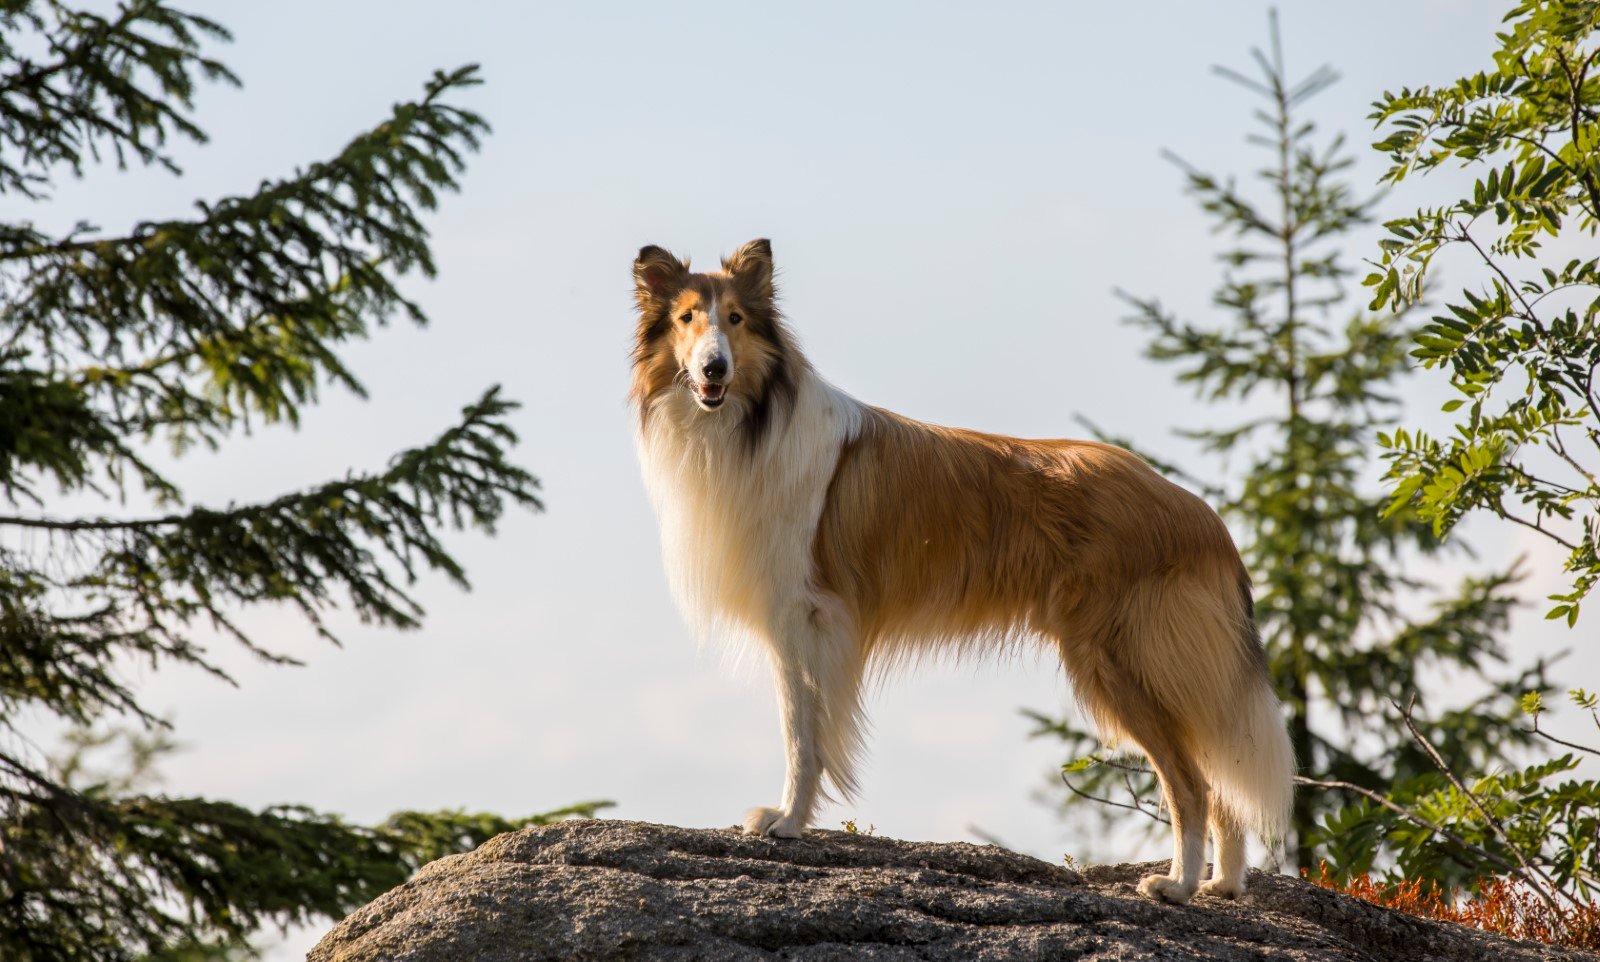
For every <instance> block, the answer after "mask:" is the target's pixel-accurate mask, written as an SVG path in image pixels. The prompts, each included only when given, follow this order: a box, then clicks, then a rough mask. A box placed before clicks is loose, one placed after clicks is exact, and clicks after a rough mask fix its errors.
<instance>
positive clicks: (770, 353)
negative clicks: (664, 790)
mask: <svg viewBox="0 0 1600 962" xmlns="http://www.w3.org/2000/svg"><path fill="white" fill-rule="evenodd" d="M772 275H773V266H772V247H771V245H770V244H769V243H768V242H767V241H765V240H756V241H751V242H750V243H748V244H746V245H744V246H743V247H741V248H739V250H737V251H735V252H734V254H733V256H731V257H729V258H727V259H726V260H724V261H723V262H722V270H720V271H715V272H711V273H693V272H691V271H690V269H689V265H688V263H687V262H686V261H680V260H678V259H677V258H676V257H674V256H673V255H672V254H670V253H669V252H667V251H665V250H663V249H661V248H660V247H646V248H644V249H643V250H641V251H640V252H639V257H638V259H637V260H636V261H634V264H633V276H634V281H635V285H636V287H637V296H638V305H639V326H638V333H637V341H636V343H635V345H634V349H633V389H632V403H633V407H634V409H635V412H636V413H637V416H638V434H637V440H638V448H639V457H640V460H641V461H642V462H643V468H644V477H645V482H646V485H647V487H648V488H649V491H650V495H651V498H652V500H653V501H654V502H655V507H656V512H657V514H658V515H659V518H660V522H661V535H662V542H663V550H664V554H665V558H666V570H667V575H668V578H669V580H670V581H671V585H672V589H673V593H674V594H675V596H676V598H677V601H678V603H679V605H680V606H681V607H682V609H683V611H684V613H685V615H686V616H687V617H688V618H689V619H690V620H691V621H692V622H693V623H694V625H695V627H696V628H698V629H699V630H700V631H701V632H703V633H713V632H728V633H733V634H736V635H742V636H748V637H751V638H754V639H759V641H760V643H761V645H762V647H763V648H764V649H765V652H766V654H767V657H768V659H769V660H770V662H771V667H772V673H773V678H774V681H775V682H776V684H777V689H778V700H779V703H780V706H781V712H782V722H783V732H784V743H785V746H786V751H787V762H788V776H787V778H786V780H785V784H784V789H783V799H782V801H781V802H780V803H779V805H778V806H777V807H776V808H757V809H754V810H753V811H751V812H750V813H749V815H747V816H746V819H745V823H744V828H745V831H746V832H750V833H754V834H761V835H772V836H778V837H782V838H792V837H794V836H797V835H799V834H800V833H801V831H802V830H804V828H805V827H806V825H807V823H808V822H809V821H810V819H811V815H812V810H813V807H814V806H815V805H816V803H817V801H818V799H819V797H820V796H821V795H822V792H823V780H824V778H826V779H827V781H828V783H829V784H830V785H831V788H832V790H833V792H834V793H835V794H837V795H839V796H841V797H846V798H848V797H850V796H852V795H853V793H854V791H855V788H856V779H855V771H856V761H857V758H858V756H859V754H860V750H861V745H862V742H861V730H862V711H861V689H862V682H863V678H864V676H865V674H866V672H867V671H868V669H869V667H878V668H881V667H883V666H885V665H893V664H896V663H901V662H904V661H907V660H914V658H915V657H916V656H918V655H921V654H926V653H930V652H932V651H934V650H937V649H940V648H949V647H954V648H956V649H976V648H992V647H1002V646H1006V645H1008V644H1012V643H1015V642H1021V641H1033V640H1037V641H1039V642H1042V643H1043V644H1045V645H1047V646H1050V647H1051V648H1053V649H1054V651H1056V652H1057V653H1059V655H1060V657H1061V661H1062V664H1063V665H1065V667H1066V672H1067V674H1068V676H1069V677H1070V679H1071V682H1072V684H1073V687H1074V690H1075V693H1076V695H1077V698H1078V700H1079V701H1080V703H1081V704H1082V706H1083V708H1084V709H1085V711H1086V713H1087V714H1088V716H1089V717H1090V718H1091V719H1092V720H1093V721H1094V723H1095V724H1096V726H1097V728H1098V730H1099V731H1100V733H1101V734H1102V736H1103V737H1104V739H1105V740H1106V742H1107V743H1108V744H1121V745H1124V746H1127V747H1133V748H1137V749H1138V750H1140V751H1142V752H1143V753H1144V754H1145V755H1146V756H1148V757H1149V759H1150V762H1151V764H1152V766H1153V767H1154V768H1155V770H1156V772H1157V774H1158V775H1159V776H1160V779H1161V786H1162V791H1163V794H1164V796H1165V799H1166V804H1167V809H1168V811H1169V812H1170V813H1171V816H1172V825H1173V830H1174V832H1175V834H1176V845H1175V851H1174V855H1173V859H1172V866H1171V871H1170V873H1169V874H1167V875H1151V876H1149V877H1147V878H1145V879H1144V880H1143V882H1142V883H1141V885H1140V887H1139V888H1140V891H1142V892H1144V893H1145V894H1146V895H1149V896H1153V897H1156V898H1160V899H1165V900H1166V901H1169V902H1183V901H1186V900H1187V899H1188V898H1189V897H1190V896H1192V895H1193V894H1194V893H1195V892H1196V890H1197V889H1198V890H1199V891H1201V892H1206V893H1209V894H1212V895H1220V896H1227V897H1233V896H1237V895H1239V894H1240V893H1241V892H1242V891H1243V890H1244V884H1245V872H1246V865H1245V846H1246V840H1247V837H1248V836H1250V835H1252V834H1254V835H1259V836H1262V837H1264V838H1268V839H1271V838H1275V837H1278V836H1279V835H1280V834H1281V832H1282V828H1283V826H1284V824H1285V820H1286V816H1287V810H1288V804H1289V799H1290V793H1291V776H1292V769H1293V758H1292V755H1291V752H1290V748H1289V742H1288V738H1287V735H1286V733H1285V730H1284V725H1283V721H1282V719H1281V717H1280V715H1279V710H1278V702H1277V699H1276V698H1275V697H1274V696H1273V693H1272V688H1271V685H1270V684H1269V682H1268V678H1267V671H1266V662H1265V659H1264V657H1263V654H1262V649H1261V643H1260V640H1259V637H1258V636H1257V634H1256V631H1255V626H1254V618H1253V611H1252V602H1251V596H1250V583H1249V577H1248V575H1246V573H1245V569H1244V565H1243V564H1242V562H1241V561H1240V559H1239V553H1238V551H1237V550H1236V549H1235V548H1234V545H1233V541H1232V539H1231V538H1230V537H1229V535H1228V531H1227V529H1226V528H1225V527H1224V526H1223V524H1222V521H1221V519H1219V518H1218V517H1217V515H1216V514H1215V513H1214V512H1213V511H1212V510H1211V509H1210V508H1209V507H1207V506H1206V504H1205V503H1204V502H1203V501H1201V500H1200V499H1199V498H1197V497H1195V496H1194V495H1192V494H1190V493H1189V492H1187V491H1185V490H1183V489H1182V488H1179V487H1178V486H1176V485H1174V484H1172V483H1170V482H1168V481H1166V480H1165V479H1163V478H1162V477H1161V476H1159V475H1158V474H1156V472H1155V471H1154V470H1152V469H1151V468H1150V467H1149V466H1148V465H1147V464H1146V463H1145V462H1144V461H1142V460H1140V459H1139V458H1138V457H1136V456H1134V455H1133V454H1130V453H1129V452H1127V451H1124V450H1122V449H1121V448H1116V447H1112V446H1110V445H1106V444H1097V443H1094V442H1091V441H1033V440H1023V439H1019V438H1009V437H1000V436H997V435H991V434H980V433H978V432H976V431H964V430H960V429H957V428H946V427H938V426H935V425H931V424H923V423H920V422H917V421H913V420H910V419H909V418H904V417H901V416H900V415H898V414H893V413H891V412H889V411H885V410H882V409H881V408H875V407H870V406H868V405H865V404H862V403H861V402H859V401H856V400H855V399H854V398H851V397H850V396H848V395H846V394H844V393H842V392H841V391H839V390H837V389H836V388H834V387H833V386H831V385H830V384H828V383H827V382H826V381H824V380H823V379H822V378H821V377H819V376H818V375H817V374H816V372H815V371H813V370H812V368H811V365H810V364H809V363H807V361H806V359H805V357H804V355H802V354H801V353H800V350H799V348H798V346H797V345H796V343H795V340H794V337H793V335H791V334H790V332H789V330H788V328H787V327H786V326H785V325H784V323H783V321H782V320H781V319H780V317H779V313H778V309H777V305H776V294H775V291H774V288H773V276H772ZM1208 828H1209V830H1210V834H1211V836H1212V837H1213V838H1214V839H1215V842H1216V862H1215V867H1214V871H1213V872H1212V875H1211V878H1210V880H1209V881H1207V882H1206V883H1205V884H1204V885H1201V884H1200V873H1201V869H1202V868H1203V862H1204V858H1205V841H1206V834H1207V829H1208Z"/></svg>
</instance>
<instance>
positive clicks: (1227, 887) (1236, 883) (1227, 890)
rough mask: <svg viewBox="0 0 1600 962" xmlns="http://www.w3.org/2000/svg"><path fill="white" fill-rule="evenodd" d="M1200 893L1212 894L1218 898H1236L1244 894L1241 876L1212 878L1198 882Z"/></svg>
mask: <svg viewBox="0 0 1600 962" xmlns="http://www.w3.org/2000/svg"><path fill="white" fill-rule="evenodd" d="M1200 894H1201V895H1214V896H1216V897H1217V898H1219V899H1236V898H1238V897H1239V896H1241V895H1243V894H1244V879H1243V878H1214V879H1210V880H1208V881H1205V882H1201V883H1200Z"/></svg>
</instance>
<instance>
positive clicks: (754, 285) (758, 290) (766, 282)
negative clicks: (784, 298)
mask: <svg viewBox="0 0 1600 962" xmlns="http://www.w3.org/2000/svg"><path fill="white" fill-rule="evenodd" d="M722 269H723V270H725V271H727V272H728V276H729V277H732V278H733V285H734V287H736V288H738V290H739V293H740V294H742V295H744V296H745V297H747V298H750V299H753V300H756V301H762V302H770V301H771V300H772V297H773V293H774V292H773V287H772V242H771V241H769V240H767V239H766V238H765V237H762V238H759V239H757V240H753V241H751V242H750V243H748V244H746V245H744V246H743V247H741V248H739V249H738V250H736V251H734V252H733V253H732V254H730V255H728V256H727V257H724V258H723V259H722Z"/></svg>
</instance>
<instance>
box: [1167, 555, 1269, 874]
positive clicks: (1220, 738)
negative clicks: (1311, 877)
mask: <svg viewBox="0 0 1600 962" xmlns="http://www.w3.org/2000/svg"><path fill="white" fill-rule="evenodd" d="M1237 583H1238V592H1239V594H1238V597H1239V599H1240V603H1239V607H1238V608H1237V609H1236V613H1235V614H1234V617H1231V618H1229V619H1227V622H1226V624H1225V628H1224V629H1223V630H1226V631H1227V632H1228V633H1229V634H1230V635H1231V636H1232V637H1231V640H1232V645H1230V646H1229V647H1231V648H1232V649H1233V651H1234V653H1235V657H1234V659H1232V661H1233V663H1234V665H1235V666H1237V674H1236V675H1235V677H1234V678H1233V679H1232V682H1233V684H1232V685H1231V686H1230V687H1231V690H1232V695H1231V697H1228V698H1226V699H1225V700H1224V701H1223V702H1221V703H1213V704H1212V705H1211V706H1209V707H1210V708H1211V711H1210V712H1203V713H1202V715H1201V717H1206V716H1208V715H1209V717H1210V720H1211V724H1209V725H1196V726H1194V728H1193V730H1192V731H1191V733H1190V735H1191V737H1192V738H1193V739H1194V747H1195V751H1196V760H1197V762H1198V764H1199V767H1200V770H1201V772H1202V773H1203V774H1204V775H1205V779H1206V782H1207V783H1209V784H1210V786H1211V802H1212V804H1213V805H1217V806H1220V807H1221V808H1222V810H1223V812H1224V813H1226V815H1227V816H1229V817H1230V818H1231V820H1232V821H1233V823H1234V824H1235V825H1237V826H1239V827H1240V828H1242V829H1244V830H1245V831H1246V832H1248V833H1250V834H1253V835H1256V836H1258V837H1259V838H1261V839H1263V840H1264V841H1266V842H1267V843H1268V844H1271V843H1273V842H1276V841H1278V840H1280V839H1282V838H1283V837H1284V834H1285V832H1286V830H1287V829H1288V825H1289V811H1290V806H1291V805H1292V803H1293V800H1294V770H1295V759H1294V749H1293V748H1292V747H1291V745H1290V744H1289V733H1288V731H1287V729H1286V727H1285V725H1284V720H1283V715H1282V709H1281V708H1280V706H1279V704H1278V697H1277V695H1276V694H1275V693H1274V692H1273V689H1272V678H1271V676H1270V674H1269V673H1268V671H1267V661H1266V652H1265V651H1264V650H1263V648H1262V645H1261V635H1260V632H1259V631H1258V630H1257V628H1256V620H1255V603H1254V601H1253V600H1252V599H1251V596H1250V582H1249V578H1248V576H1245V575H1244V574H1243V573H1242V572H1241V573H1240V576H1239V578H1238V582H1237Z"/></svg>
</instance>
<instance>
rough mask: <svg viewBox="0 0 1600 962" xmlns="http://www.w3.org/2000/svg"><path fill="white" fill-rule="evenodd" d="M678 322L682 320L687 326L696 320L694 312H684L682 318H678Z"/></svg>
mask: <svg viewBox="0 0 1600 962" xmlns="http://www.w3.org/2000/svg"><path fill="white" fill-rule="evenodd" d="M678 320H680V321H682V322H683V323H685V324H687V323H689V322H690V321H692V320H694V312H693V311H684V312H683V314H682V316H680V317H679V318H678Z"/></svg>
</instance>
